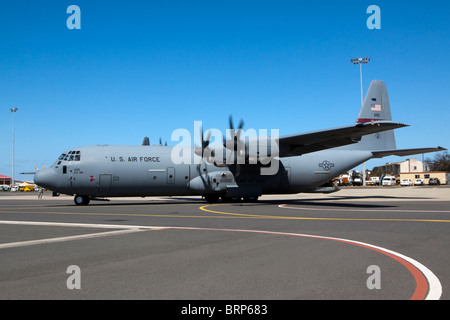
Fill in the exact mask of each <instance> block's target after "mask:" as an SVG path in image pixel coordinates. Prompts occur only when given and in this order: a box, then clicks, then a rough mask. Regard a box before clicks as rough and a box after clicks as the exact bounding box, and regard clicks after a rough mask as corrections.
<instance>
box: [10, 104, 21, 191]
mask: <svg viewBox="0 0 450 320" xmlns="http://www.w3.org/2000/svg"><path fill="white" fill-rule="evenodd" d="M9 110H10V111H11V112H12V114H13V131H12V177H11V178H12V179H11V187H13V186H14V184H15V181H14V115H15V113H16V111H17V110H19V109H18V108H11V109H9Z"/></svg>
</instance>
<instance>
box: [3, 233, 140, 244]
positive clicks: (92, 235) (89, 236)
mask: <svg viewBox="0 0 450 320" xmlns="http://www.w3.org/2000/svg"><path fill="white" fill-rule="evenodd" d="M141 231H144V230H140V229H128V230H117V231H106V232H97V233H89V234H82V235H78V236H68V237H58V238H49V239H40V240H30V241H20V242H10V243H4V244H0V249H6V248H17V247H26V246H34V245H38V244H47V243H55V242H65V241H73V240H81V239H92V238H99V237H107V236H115V235H119V234H125V233H133V232H141Z"/></svg>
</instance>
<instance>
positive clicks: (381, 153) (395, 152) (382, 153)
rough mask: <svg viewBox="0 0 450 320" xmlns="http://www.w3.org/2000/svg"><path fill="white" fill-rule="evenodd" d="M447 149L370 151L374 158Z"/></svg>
mask: <svg viewBox="0 0 450 320" xmlns="http://www.w3.org/2000/svg"><path fill="white" fill-rule="evenodd" d="M445 150H447V149H445V148H442V147H437V148H416V149H392V150H381V151H372V154H373V157H374V158H383V157H387V156H399V157H404V156H410V155H413V154H421V153H428V152H436V151H445Z"/></svg>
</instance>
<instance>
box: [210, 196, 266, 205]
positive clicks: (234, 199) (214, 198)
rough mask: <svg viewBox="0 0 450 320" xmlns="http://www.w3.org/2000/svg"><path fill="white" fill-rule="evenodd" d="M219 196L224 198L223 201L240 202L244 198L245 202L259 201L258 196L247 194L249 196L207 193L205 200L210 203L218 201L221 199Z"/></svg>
mask: <svg viewBox="0 0 450 320" xmlns="http://www.w3.org/2000/svg"><path fill="white" fill-rule="evenodd" d="M219 198H222V201H223V202H240V201H241V200H242V199H243V200H244V202H256V201H258V196H247V197H243V198H241V197H238V196H233V197H227V196H221V197H220V196H218V195H207V196H205V200H206V202H208V203H216V202H218V201H219Z"/></svg>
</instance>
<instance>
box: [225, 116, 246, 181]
mask: <svg viewBox="0 0 450 320" xmlns="http://www.w3.org/2000/svg"><path fill="white" fill-rule="evenodd" d="M228 122H229V127H230V135H231V139H233V142H232V149H230V148H228V147H229V146H227V142H228V141H224V146H225V148H228V149H230V150H232V151H233V155H234V160H233V163H234V165H233V167H234V175H235V177H238V176H239V175H240V173H241V165H240V164H239V163H238V156H239V153H242V151H245V147H244V150H238V145H239V144H240V145H241V146H242V145H244V146H245V143H244V144H242V142H241V133H242V128H243V127H244V120H243V119H241V121H240V122H239V125H238V126H237V129H235V128H234V125H233V117H232V116H231V114H230V117H229V118H228ZM229 143H230V142H228V144H229ZM241 156H242V154H241ZM244 156H245V152H244Z"/></svg>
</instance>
